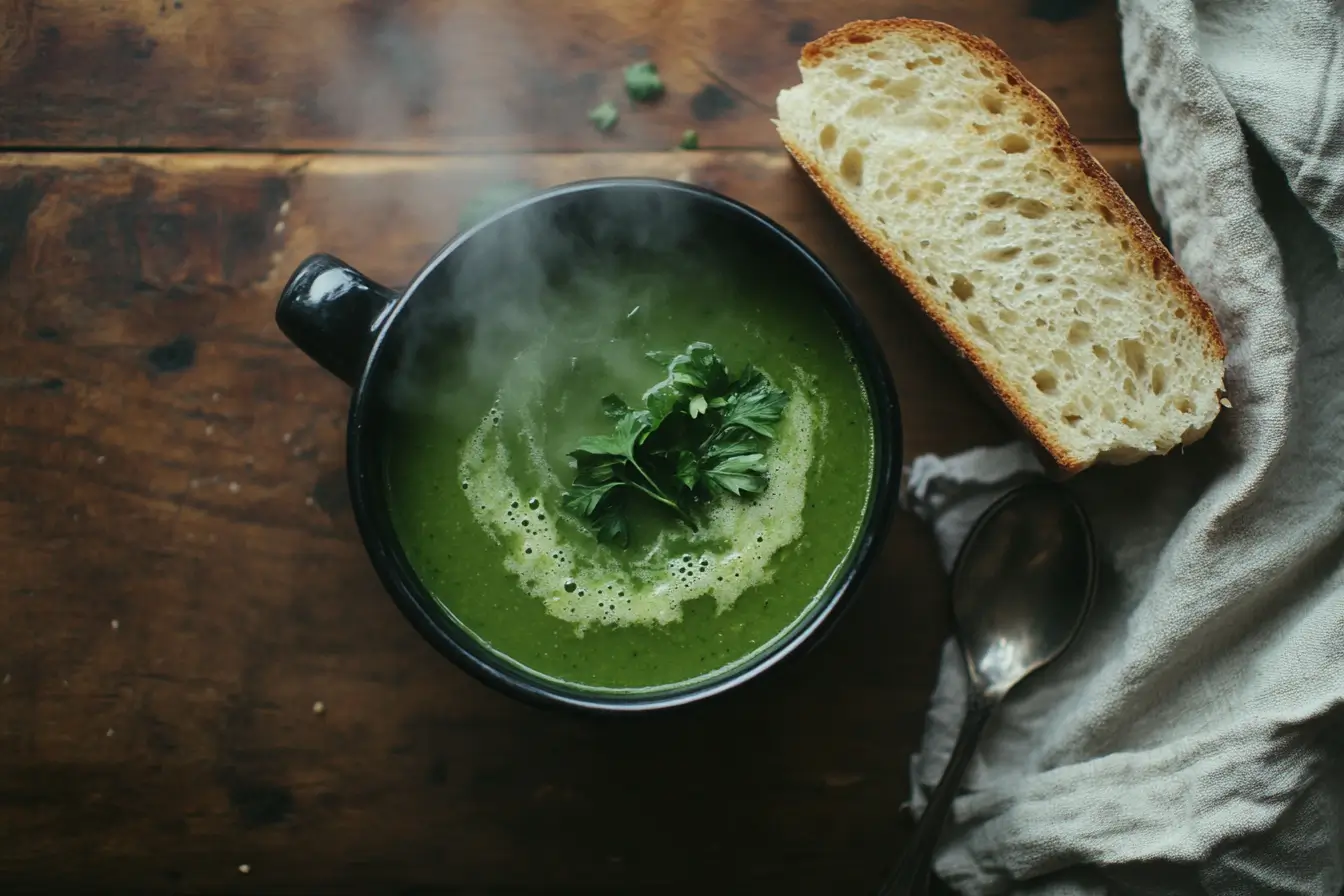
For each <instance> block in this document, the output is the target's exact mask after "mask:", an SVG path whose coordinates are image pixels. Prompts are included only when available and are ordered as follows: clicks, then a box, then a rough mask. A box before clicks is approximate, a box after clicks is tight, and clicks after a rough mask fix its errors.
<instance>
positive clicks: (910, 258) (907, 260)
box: [901, 249, 915, 264]
mask: <svg viewBox="0 0 1344 896" xmlns="http://www.w3.org/2000/svg"><path fill="white" fill-rule="evenodd" d="M901 257H902V258H904V259H905V263H906V264H914V263H915V257H914V256H913V255H911V254H910V253H909V252H907V251H905V250H904V249H902V250H901Z"/></svg>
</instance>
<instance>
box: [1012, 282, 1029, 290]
mask: <svg viewBox="0 0 1344 896" xmlns="http://www.w3.org/2000/svg"><path fill="white" fill-rule="evenodd" d="M1026 288H1027V285H1026V284H1025V283H1023V282H1021V281H1020V280H1019V281H1018V282H1017V283H1014V284H1013V292H1021V291H1022V290H1024V289H1026Z"/></svg>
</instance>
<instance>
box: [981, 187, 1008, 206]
mask: <svg viewBox="0 0 1344 896" xmlns="http://www.w3.org/2000/svg"><path fill="white" fill-rule="evenodd" d="M1012 200H1013V194H1012V193H1009V192H1008V191H1007V190H995V191H994V192H993V193H990V194H989V195H988V196H986V197H985V198H984V199H983V200H981V202H983V203H984V205H985V207H986V208H1003V207H1004V206H1005V205H1007V204H1008V203H1009V202H1011V201H1012Z"/></svg>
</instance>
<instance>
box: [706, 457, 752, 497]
mask: <svg viewBox="0 0 1344 896" xmlns="http://www.w3.org/2000/svg"><path fill="white" fill-rule="evenodd" d="M701 475H703V476H704V478H705V481H706V482H707V483H708V484H709V488H710V490H711V491H714V492H731V493H732V494H734V495H741V494H744V493H745V494H753V495H754V494H756V493H758V492H760V491H762V490H764V488H765V455H764V454H738V455H734V456H732V457H725V458H723V459H721V460H719V461H718V462H717V463H716V464H714V466H712V467H707V468H706V469H705V470H703V471H702V473H701Z"/></svg>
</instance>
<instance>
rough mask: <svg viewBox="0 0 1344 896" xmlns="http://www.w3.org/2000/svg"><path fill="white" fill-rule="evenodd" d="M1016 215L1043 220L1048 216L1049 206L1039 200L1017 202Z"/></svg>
mask: <svg viewBox="0 0 1344 896" xmlns="http://www.w3.org/2000/svg"><path fill="white" fill-rule="evenodd" d="M1017 213H1018V214H1019V215H1021V216H1022V217H1024V218H1032V219H1036V218H1044V217H1045V216H1046V215H1048V214H1050V206H1048V205H1046V204H1045V203H1044V202H1041V201H1040V200H1039V199H1019V200H1017Z"/></svg>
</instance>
